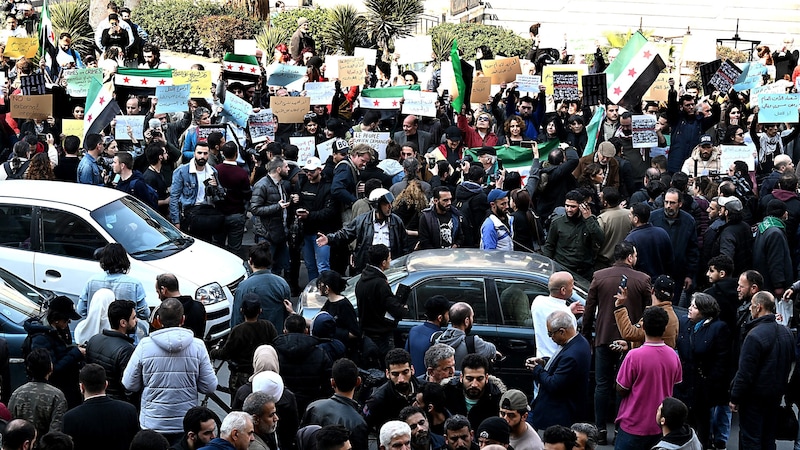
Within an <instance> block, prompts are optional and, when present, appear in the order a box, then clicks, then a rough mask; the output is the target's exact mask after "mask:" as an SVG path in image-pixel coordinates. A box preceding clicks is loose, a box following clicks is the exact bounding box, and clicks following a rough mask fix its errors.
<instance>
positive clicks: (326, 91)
mask: <svg viewBox="0 0 800 450" xmlns="http://www.w3.org/2000/svg"><path fill="white" fill-rule="evenodd" d="M305 91H306V96H307V97H308V98H310V99H311V104H312V105H330V104H331V102H332V101H333V94H335V93H336V83H334V82H333V81H324V82H320V83H312V82H308V83H306V86H305Z"/></svg>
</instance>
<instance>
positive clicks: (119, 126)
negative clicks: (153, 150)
mask: <svg viewBox="0 0 800 450" xmlns="http://www.w3.org/2000/svg"><path fill="white" fill-rule="evenodd" d="M115 119H116V123H115V125H114V137H115V138H116V139H117V140H118V141H130V140H131V137H130V135H128V127H131V132H132V133H133V137H135V138H136V139H137V140H140V141H142V140H144V116H117V117H116V118H115Z"/></svg>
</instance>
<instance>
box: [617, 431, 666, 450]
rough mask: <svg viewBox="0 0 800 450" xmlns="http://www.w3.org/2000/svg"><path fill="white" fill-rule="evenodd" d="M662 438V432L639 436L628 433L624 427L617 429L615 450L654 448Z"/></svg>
mask: <svg viewBox="0 0 800 450" xmlns="http://www.w3.org/2000/svg"><path fill="white" fill-rule="evenodd" d="M660 440H661V435H660V434H655V435H652V436H637V435H635V434H630V433H626V432H625V430H623V429H622V428H620V429H619V431H617V438H616V439H615V440H614V450H642V449H648V448H653V446H654V445H656V444H658V441H660Z"/></svg>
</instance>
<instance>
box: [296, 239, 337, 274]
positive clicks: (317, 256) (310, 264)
mask: <svg viewBox="0 0 800 450" xmlns="http://www.w3.org/2000/svg"><path fill="white" fill-rule="evenodd" d="M330 260H331V247H330V246H329V245H323V246H322V247H320V246H318V245H317V235H315V234H307V235H305V236H304V237H303V261H305V263H306V270H307V271H308V281H311V280H313V279H315V278H317V277H318V276H319V274H321V273H322V272H324V271H326V270H331V263H330Z"/></svg>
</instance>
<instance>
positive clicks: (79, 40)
mask: <svg viewBox="0 0 800 450" xmlns="http://www.w3.org/2000/svg"><path fill="white" fill-rule="evenodd" d="M49 10H50V18H51V20H52V21H53V31H54V32H55V35H56V38H58V35H60V34H61V33H63V32H67V33H69V34H71V35H72V48H73V49H74V50H75V51H76V52H78V54H80V55H81V57H82V58H85V57H86V56H87V55H91V54H94V30H92V26H91V25H89V0H74V1H68V2H61V3H54V4H52V5H50V6H49Z"/></svg>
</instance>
